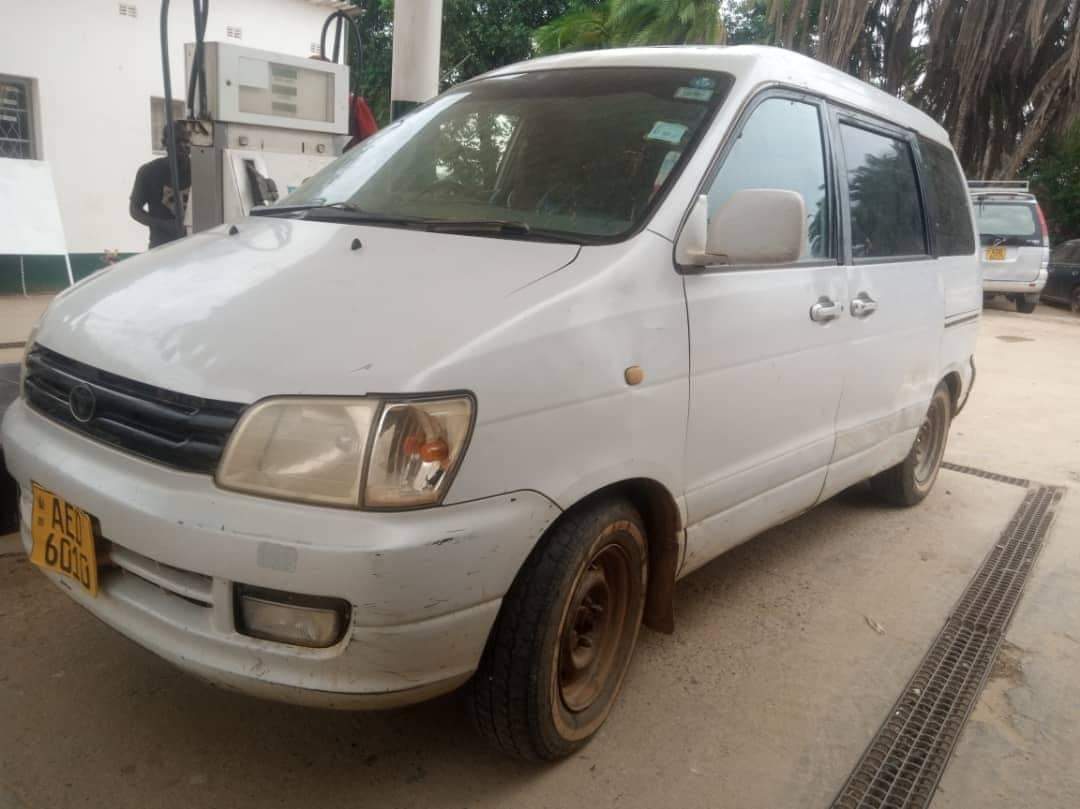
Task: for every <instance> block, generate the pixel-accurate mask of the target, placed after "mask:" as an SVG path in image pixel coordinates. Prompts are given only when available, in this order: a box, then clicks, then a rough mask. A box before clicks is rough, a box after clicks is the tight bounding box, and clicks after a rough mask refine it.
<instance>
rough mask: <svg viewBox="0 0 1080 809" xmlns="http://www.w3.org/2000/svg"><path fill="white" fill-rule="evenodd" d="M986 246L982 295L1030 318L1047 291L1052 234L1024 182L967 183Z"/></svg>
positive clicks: (981, 239) (982, 242)
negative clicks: (1013, 306) (1000, 297)
mask: <svg viewBox="0 0 1080 809" xmlns="http://www.w3.org/2000/svg"><path fill="white" fill-rule="evenodd" d="M969 186H970V188H971V197H972V202H974V204H975V218H976V220H977V221H978V227H979V239H980V242H981V245H982V254H981V255H982V268H983V290H984V292H985V294H986V298H987V299H991V298H993V297H994V296H995V295H1004V296H1005V297H1006V298H1008V299H1009V300H1010V301H1012V302H1013V303H1015V304H1016V310H1017V311H1018V312H1023V313H1024V314H1031V313H1032V312H1034V311H1035V307H1036V305H1038V303H1039V294H1040V293H1041V292H1042V290H1043V288H1044V287H1045V286H1046V278H1047V265H1048V264H1049V263H1050V232H1049V230H1047V227H1046V217H1044V216H1043V212H1042V208H1040V207H1039V203H1038V201H1037V200H1036V199H1035V195H1034V194H1032V193H1030V192H1029V191H1028V184H1027V182H1026V181H1015V182H1014V181H1009V180H1006V181H1001V182H995V181H975V182H972V183H969Z"/></svg>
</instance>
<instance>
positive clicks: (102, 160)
mask: <svg viewBox="0 0 1080 809" xmlns="http://www.w3.org/2000/svg"><path fill="white" fill-rule="evenodd" d="M123 1H124V3H125V4H126V5H134V6H136V8H137V9H138V12H137V16H136V17H135V18H134V19H131V18H129V17H126V16H125V17H121V16H120V13H119V5H120V2H119V0H0V7H2V10H0V73H2V74H8V75H13V76H21V77H26V78H31V79H36V80H37V95H36V98H35V102H36V103H37V104H38V105H39V106H38V115H37V118H38V121H39V122H40V126H41V130H40V132H39V138H38V142H39V144H40V145H41V147H42V154H40V155H38V156H39V157H41V158H43V159H45V160H47V161H49V163H50V164H51V165H52V172H53V177H54V178H55V181H56V191H57V196H58V198H59V201H60V212H61V216H62V218H63V223H64V230H65V233H66V236H67V244H68V251H69V252H72V253H101V252H104V251H105V250H106V249H112V250H120V251H121V252H139V251H142V250H145V249H146V243H147V231H146V228H144V227H142V226H141V225H139V224H138V223H136V222H134V221H133V220H132V219H131V218H130V217H129V216H128V212H127V211H128V197H129V196H130V193H131V185H132V182H133V181H134V179H135V172H136V171H137V170H138V168H139V166H140V165H141V164H142V163H144V162H146V161H147V160H150V159H152V158H153V157H155V155H154V154H153V153H152V151H151V141H150V98H151V96H162V95H164V87H163V84H162V80H161V49H160V36H159V15H160V11H161V3H160V0H123ZM332 10H333V8H332V7H331V6H330V5H329V4H328V3H326V2H320V0H315V2H312V1H311V0H212V2H211V3H210V19H209V23H208V25H207V31H206V39H207V41H213V40H220V41H229V42H237V44H241V45H245V46H248V47H252V48H262V49H264V50H269V51H278V52H281V53H288V54H293V55H295V56H304V57H306V56H309V55H310V53H311V44H312V43H313V42H318V40H319V34H320V32H321V29H322V23H323V20H324V19H326V16H327V15H328V14H329V13H330V12H331V11H332ZM226 26H232V27H239V28H240V29H241V30H242V32H243V35H242V38H241V39H240V40H239V41H237V40H227V39H226V36H225V28H226ZM169 38H170V40H171V41H170V43H169V56H170V62H171V64H172V83H173V88H172V91H173V95H174V97H175V98H184V97H186V93H187V86H186V85H187V81H186V76H184V43H185V42H191V41H193V40H194V38H195V33H194V24H193V21H192V12H191V3H190V2H188V0H172V2H171V6H170V13H169Z"/></svg>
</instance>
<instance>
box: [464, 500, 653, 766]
mask: <svg viewBox="0 0 1080 809" xmlns="http://www.w3.org/2000/svg"><path fill="white" fill-rule="evenodd" d="M598 571H599V572H598ZM620 571H621V572H620ZM647 571H648V552H647V548H646V544H645V528H644V526H643V524H642V521H641V516H640V515H639V514H638V512H637V510H636V509H635V508H634V507H633V506H632V505H631V504H630V503H628V502H627V501H625V500H623V499H621V498H605V499H599V500H595V501H593V502H591V503H584V504H582V505H581V506H579V507H578V508H577V509H576V510H573V511H570V512H567V513H566V514H564V515H563V516H562V517H561V518H560V520H559V522H558V523H557V524H556V525H555V526H554V527H553V528H552V529H551V531H550V532H549V534H548V535H547V536H545V537H544V539H543V540H541V542H540V543H539V544H538V545H537V547H536V548H534V549H533V552H532V553H531V554H530V555H529V558H528V559H527V560H526V562H525V565H524V566H523V567H522V569H521V571H520V572H519V573H518V576H517V578H516V579H515V580H514V583H513V585H512V586H511V587H510V592H509V593H507V595H506V597H505V598H504V599H503V604H502V608H501V610H500V611H499V617H498V619H497V620H496V621H495V626H494V628H493V629H492V631H491V636H490V637H489V638H488V643H487V648H486V649H485V650H484V655H483V658H482V659H481V661H480V667H479V669H478V670H477V672H476V675H475V676H474V677H473V679H472V680H471V681H470V683H469V685H468V687H467V688H466V689H465V704H466V709H467V710H468V712H469V714H470V715H471V717H472V719H473V722H474V724H475V725H476V727H477V729H478V730H479V731H480V733H481V734H482V735H483V736H485V737H487V738H488V739H489V740H490V741H491V742H492V743H494V744H495V745H496V746H497V747H499V748H501V749H502V750H503V751H505V752H507V753H509V754H511V755H514V756H517V757H520V758H524V759H527V760H533V761H554V760H556V759H560V758H565V757H566V756H569V755H570V754H572V753H573V752H575V751H576V750H578V749H580V748H581V747H583V746H584V745H585V744H586V743H587V742H588V741H589V739H591V738H592V736H593V735H594V734H595V733H596V731H597V730H599V729H600V726H601V725H602V724H603V723H604V720H605V719H607V716H608V714H609V713H610V711H611V707H612V705H613V704H614V703H615V700H616V698H617V697H618V694H619V690H620V688H621V686H622V682H623V678H624V676H625V674H626V670H627V668H628V667H629V663H630V658H631V656H632V655H633V651H634V646H635V644H636V642H637V636H638V630H639V629H640V627H641V617H642V613H643V611H644V607H645V585H646V576H647ZM598 577H599V578H598ZM600 579H603V580H604V581H608V580H609V579H610V582H611V583H610V584H609V585H607V586H598V585H597V582H598V581H599V580H600ZM616 580H618V582H616ZM619 590H621V591H622V592H623V596H616V595H613V594H614V593H615V592H616V591H619ZM605 598H606V600H605ZM598 606H599V609H598ZM601 626H602V629H597V628H596V627H601ZM585 639H589V643H588V644H587V646H586V645H585V643H584V641H585ZM595 661H599V663H595ZM594 663H595V665H594Z"/></svg>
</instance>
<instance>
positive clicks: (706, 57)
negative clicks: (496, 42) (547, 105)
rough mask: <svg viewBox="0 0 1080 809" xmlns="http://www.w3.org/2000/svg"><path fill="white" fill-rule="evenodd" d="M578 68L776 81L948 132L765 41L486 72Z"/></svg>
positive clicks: (591, 55)
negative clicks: (682, 71)
mask: <svg viewBox="0 0 1080 809" xmlns="http://www.w3.org/2000/svg"><path fill="white" fill-rule="evenodd" d="M578 67H681V68H690V69H692V70H693V69H697V70H717V71H724V72H726V73H730V74H732V75H733V76H734V77H735V80H736V82H740V83H742V82H747V81H749V82H750V84H751V85H752V86H756V85H759V84H765V83H769V82H779V83H782V84H785V85H789V86H793V87H798V88H801V89H805V90H808V91H811V92H813V93H816V94H818V95H823V96H825V97H827V98H832V99H834V100H836V101H837V102H840V103H842V104H846V105H848V106H851V107H854V108H856V109H859V110H864V111H866V112H868V113H870V114H872V115H876V116H877V117H879V118H883V119H885V120H886V121H890V122H892V123H894V124H896V125H898V126H902V127H905V128H907V129H912V130H915V131H916V132H918V133H920V134H922V135H925V136H926V137H928V138H930V139H932V140H936V141H938V142H940V143H949V135H948V133H946V132H945V130H944V129H942V128H941V126H940V125H939V124H938V123H937V122H936V121H935V120H934V119H933V118H931V117H930V116H929V115H926V114H925V113H923V112H921V111H919V110H917V109H915V108H914V107H913V106H911V105H910V104H907V103H905V102H903V101H901V100H900V99H898V98H896V97H895V96H891V95H889V94H888V93H886V92H884V91H882V90H879V89H877V88H876V87H873V86H872V85H869V84H867V83H866V82H864V81H860V80H859V79H856V78H854V77H853V76H849V75H848V74H847V73H843V72H841V71H839V70H836V69H835V68H831V67H829V66H828V65H826V64H824V63H822V62H818V61H817V60H816V59H811V58H810V57H808V56H803V55H802V54H800V53H796V52H795V51H789V50H785V49H784V48H775V47H770V46H767V45H736V46H733V47H726V46H722V45H674V46H658V47H647V48H609V49H604V50H592V51H578V52H575V53H565V54H559V55H557V56H544V57H541V58H539V59H532V60H529V61H527V62H518V63H516V64H513V65H507V66H506V67H502V68H499V69H498V70H494V71H492V72H491V73H488V74H487V75H488V76H497V75H505V74H508V73H520V72H522V71H526V70H554V69H568V68H578Z"/></svg>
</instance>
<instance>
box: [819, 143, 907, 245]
mask: <svg viewBox="0 0 1080 809" xmlns="http://www.w3.org/2000/svg"><path fill="white" fill-rule="evenodd" d="M840 129H841V137H842V139H843V148H844V158H845V160H846V162H847V184H848V196H849V198H850V200H851V249H852V253H853V255H854V256H855V258H883V257H887V256H917V255H923V254H925V253H926V228H925V226H924V223H923V211H922V201H921V200H920V198H919V187H918V184H917V182H916V180H915V164H914V161H913V160H912V154H911V147H910V146H908V144H907V143H906V142H905V141H902V140H898V139H896V138H891V137H888V136H887V135H879V134H878V133H876V132H870V131H869V130H866V129H860V128H858V127H855V126H850V125H848V124H842V125H841V127H840Z"/></svg>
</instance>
